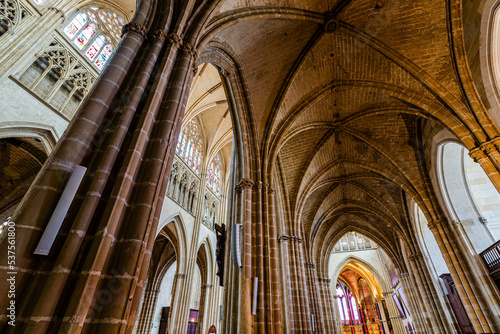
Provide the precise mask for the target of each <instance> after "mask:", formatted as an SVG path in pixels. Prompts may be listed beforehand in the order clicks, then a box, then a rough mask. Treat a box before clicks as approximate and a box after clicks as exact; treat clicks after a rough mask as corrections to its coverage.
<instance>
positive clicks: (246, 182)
mask: <svg viewBox="0 0 500 334" xmlns="http://www.w3.org/2000/svg"><path fill="white" fill-rule="evenodd" d="M253 185H254V182H253V180H251V179H247V178H243V179H241V181H240V183H238V185H237V186H236V188H235V190H236V191H238V192H241V191H243V190H244V189H252V187H253Z"/></svg>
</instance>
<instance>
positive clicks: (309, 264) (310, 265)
mask: <svg viewBox="0 0 500 334" xmlns="http://www.w3.org/2000/svg"><path fill="white" fill-rule="evenodd" d="M304 266H305V267H306V268H311V269H314V268H315V267H316V266H315V265H314V263H312V262H304Z"/></svg>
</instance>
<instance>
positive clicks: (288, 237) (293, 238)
mask: <svg viewBox="0 0 500 334" xmlns="http://www.w3.org/2000/svg"><path fill="white" fill-rule="evenodd" d="M287 240H290V241H291V242H302V238H301V237H297V236H295V235H285V234H283V235H281V236H280V237H278V242H280V241H287Z"/></svg>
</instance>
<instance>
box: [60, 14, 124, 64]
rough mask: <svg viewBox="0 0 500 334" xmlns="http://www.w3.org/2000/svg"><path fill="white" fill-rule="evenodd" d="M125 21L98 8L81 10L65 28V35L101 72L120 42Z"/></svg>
mask: <svg viewBox="0 0 500 334" xmlns="http://www.w3.org/2000/svg"><path fill="white" fill-rule="evenodd" d="M124 24H125V19H124V18H123V17H121V16H120V15H118V14H116V13H114V12H111V11H108V10H105V9H102V8H98V7H94V6H92V7H88V8H84V9H82V10H80V11H79V12H78V13H77V14H76V15H75V17H74V18H73V19H72V20H71V22H70V23H69V24H68V25H67V26H66V27H64V29H63V32H64V35H65V36H66V37H67V38H68V39H69V40H70V41H71V42H72V43H73V44H74V45H75V46H76V47H77V49H78V50H80V52H81V53H82V54H84V55H85V56H86V58H87V59H88V60H89V62H90V63H91V64H92V65H93V66H94V67H95V68H97V69H98V70H99V71H100V70H102V69H103V67H104V65H105V64H106V62H107V60H108V59H109V57H110V56H111V54H112V53H113V51H114V50H115V48H116V46H117V45H118V43H119V42H120V39H121V37H120V34H121V29H122V27H123V25H124Z"/></svg>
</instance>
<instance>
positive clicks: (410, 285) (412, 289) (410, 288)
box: [399, 268, 428, 334]
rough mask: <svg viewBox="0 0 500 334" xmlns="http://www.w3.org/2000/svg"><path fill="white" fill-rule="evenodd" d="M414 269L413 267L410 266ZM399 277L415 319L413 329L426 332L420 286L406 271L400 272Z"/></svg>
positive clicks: (418, 333) (418, 332)
mask: <svg viewBox="0 0 500 334" xmlns="http://www.w3.org/2000/svg"><path fill="white" fill-rule="evenodd" d="M412 269H414V268H412ZM399 278H400V279H401V285H402V286H403V289H404V292H405V295H406V298H407V300H408V302H409V303H410V305H411V310H412V317H413V320H414V321H415V330H416V332H417V334H420V333H427V332H428V331H427V326H426V322H425V319H424V315H423V313H424V312H423V311H422V307H421V303H422V302H423V301H422V298H421V293H422V291H421V290H422V287H419V285H417V284H415V283H414V282H413V281H412V280H411V277H410V274H408V273H400V274H399Z"/></svg>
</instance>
